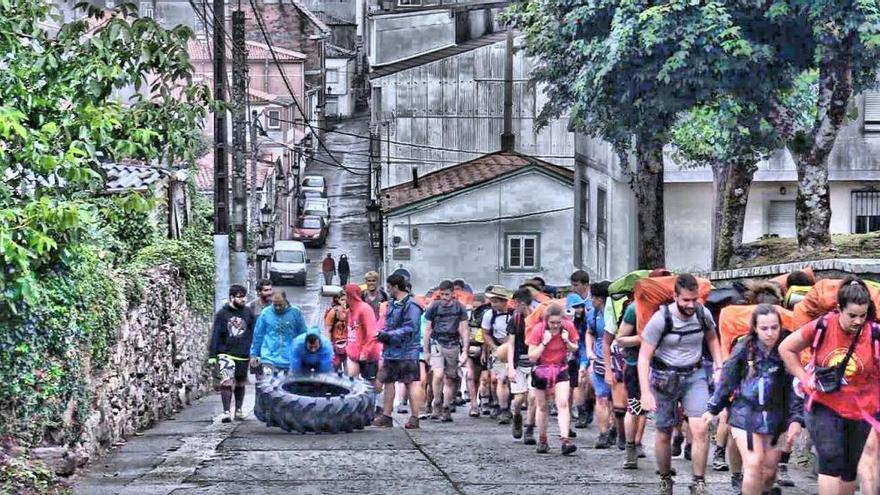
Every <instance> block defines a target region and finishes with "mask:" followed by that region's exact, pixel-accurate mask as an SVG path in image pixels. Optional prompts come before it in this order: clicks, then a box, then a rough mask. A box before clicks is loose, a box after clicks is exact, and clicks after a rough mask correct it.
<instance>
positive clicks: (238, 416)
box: [235, 409, 244, 421]
mask: <svg viewBox="0 0 880 495" xmlns="http://www.w3.org/2000/svg"><path fill="white" fill-rule="evenodd" d="M235 420H236V421H244V413H243V412H241V409H239V410H238V411H235Z"/></svg>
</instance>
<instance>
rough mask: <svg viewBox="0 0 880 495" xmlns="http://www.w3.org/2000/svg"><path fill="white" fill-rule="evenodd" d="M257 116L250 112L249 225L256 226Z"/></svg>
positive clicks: (258, 209)
mask: <svg viewBox="0 0 880 495" xmlns="http://www.w3.org/2000/svg"><path fill="white" fill-rule="evenodd" d="M258 118H259V114H258V113H257V111H256V110H251V122H250V124H251V125H250V131H251V197H250V199H251V223H252V224H253V225H257V224H258V223H259V222H260V203H259V201H258V200H257V160H259V158H260V153H259V151H258V150H257V119H258Z"/></svg>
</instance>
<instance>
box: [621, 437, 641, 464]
mask: <svg viewBox="0 0 880 495" xmlns="http://www.w3.org/2000/svg"><path fill="white" fill-rule="evenodd" d="M624 452H626V456H625V457H624V460H623V469H638V468H639V456H638V453H637V452H636V444H634V443H628V444H626V445H625V450H624Z"/></svg>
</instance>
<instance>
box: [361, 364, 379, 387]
mask: <svg viewBox="0 0 880 495" xmlns="http://www.w3.org/2000/svg"><path fill="white" fill-rule="evenodd" d="M357 363H358V366H359V367H360V369H361V377H362V378H363V379H364V380H366V381H368V382H372V381H375V380H376V375H377V374H379V363H378V362H376V361H358V362H357Z"/></svg>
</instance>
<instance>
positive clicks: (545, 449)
mask: <svg viewBox="0 0 880 495" xmlns="http://www.w3.org/2000/svg"><path fill="white" fill-rule="evenodd" d="M535 452H537V453H539V454H547V453H549V452H550V444H548V443H547V439H546V438H542V439H541V441H540V442H538V447H537V448H536V449H535Z"/></svg>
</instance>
